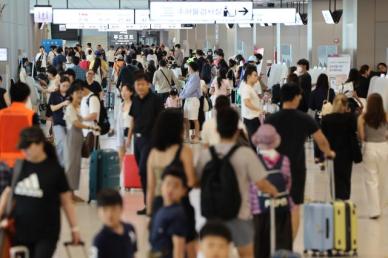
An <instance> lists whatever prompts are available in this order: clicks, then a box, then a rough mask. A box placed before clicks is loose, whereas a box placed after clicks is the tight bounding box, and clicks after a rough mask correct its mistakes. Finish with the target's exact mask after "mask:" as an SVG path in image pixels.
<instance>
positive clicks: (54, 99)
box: [48, 91, 66, 126]
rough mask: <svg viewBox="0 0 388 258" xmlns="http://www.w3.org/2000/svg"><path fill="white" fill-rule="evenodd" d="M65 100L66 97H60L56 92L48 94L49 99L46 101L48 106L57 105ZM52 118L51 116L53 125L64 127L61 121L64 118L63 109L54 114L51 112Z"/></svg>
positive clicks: (63, 122) (63, 121) (64, 124)
mask: <svg viewBox="0 0 388 258" xmlns="http://www.w3.org/2000/svg"><path fill="white" fill-rule="evenodd" d="M65 100H66V96H62V94H61V93H60V92H59V91H56V92H53V93H51V94H50V99H49V101H48V104H49V105H58V104H60V103H62V102H63V101H65ZM52 116H53V122H54V125H62V126H66V123H65V120H63V116H64V113H63V108H61V109H59V110H57V111H55V112H52Z"/></svg>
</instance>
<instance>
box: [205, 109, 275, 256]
mask: <svg viewBox="0 0 388 258" xmlns="http://www.w3.org/2000/svg"><path fill="white" fill-rule="evenodd" d="M238 121H239V116H238V114H237V112H236V111H235V110H234V109H232V108H225V109H223V110H220V111H219V112H217V130H218V133H219V134H220V137H221V140H220V143H219V144H216V145H215V146H213V147H211V148H210V149H209V150H206V151H203V152H202V153H201V155H200V157H199V161H198V164H197V175H198V176H199V177H200V178H201V183H200V185H201V211H202V215H203V216H204V217H205V218H207V219H221V220H222V221H223V222H224V223H225V225H226V226H227V227H228V228H229V230H230V231H231V233H232V239H233V242H234V244H235V245H236V247H237V249H238V252H239V255H240V257H241V258H253V236H254V226H253V220H252V218H253V217H252V212H251V210H250V205H249V186H250V183H254V184H255V185H256V186H257V188H258V189H260V190H261V191H262V192H265V193H269V194H270V195H271V196H276V195H277V194H278V191H277V189H276V188H275V187H274V186H273V185H272V184H270V183H269V182H268V181H267V180H266V179H265V177H266V173H265V169H264V167H263V165H262V164H261V162H260V160H259V159H258V157H257V156H256V154H255V152H254V151H253V150H252V149H251V148H250V147H242V146H241V147H239V146H238V145H236V142H237V139H238V137H239V130H238Z"/></svg>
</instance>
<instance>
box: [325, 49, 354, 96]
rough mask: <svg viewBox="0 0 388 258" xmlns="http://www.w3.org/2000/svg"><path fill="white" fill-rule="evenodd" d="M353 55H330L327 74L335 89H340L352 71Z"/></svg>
mask: <svg viewBox="0 0 388 258" xmlns="http://www.w3.org/2000/svg"><path fill="white" fill-rule="evenodd" d="M350 64H351V57H350V56H349V55H341V56H329V57H328V58H327V75H328V76H329V81H330V85H331V87H332V88H333V89H334V90H335V91H337V92H338V91H340V87H341V85H342V84H343V83H345V81H346V79H347V78H348V75H349V71H350Z"/></svg>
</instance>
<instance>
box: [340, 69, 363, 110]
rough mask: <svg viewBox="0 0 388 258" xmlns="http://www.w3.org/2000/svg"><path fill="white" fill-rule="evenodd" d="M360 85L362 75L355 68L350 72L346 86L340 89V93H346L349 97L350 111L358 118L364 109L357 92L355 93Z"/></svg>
mask: <svg viewBox="0 0 388 258" xmlns="http://www.w3.org/2000/svg"><path fill="white" fill-rule="evenodd" d="M359 83H360V73H359V71H358V70H357V69H355V68H353V69H351V70H350V72H349V76H348V79H347V80H346V82H345V84H343V85H342V87H341V88H340V89H339V92H341V93H344V94H345V95H346V96H347V97H348V106H349V108H350V111H351V112H352V113H353V114H355V115H356V116H358V115H359V114H361V113H362V110H363V108H364V104H363V102H362V101H361V100H360V99H359V97H358V96H357V91H355V89H357V88H358V85H359Z"/></svg>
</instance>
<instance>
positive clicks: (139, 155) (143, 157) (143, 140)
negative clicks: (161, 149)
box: [134, 136, 151, 204]
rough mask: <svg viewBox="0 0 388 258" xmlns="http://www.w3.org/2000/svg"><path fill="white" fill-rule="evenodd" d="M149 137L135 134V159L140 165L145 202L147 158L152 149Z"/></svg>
mask: <svg viewBox="0 0 388 258" xmlns="http://www.w3.org/2000/svg"><path fill="white" fill-rule="evenodd" d="M150 142H151V141H150V138H149V137H144V136H142V137H136V136H135V146H134V147H135V159H136V162H137V165H138V166H139V175H140V180H141V188H142V189H143V193H144V204H145V203H146V199H147V160H148V155H149V153H150V151H151V145H150Z"/></svg>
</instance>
